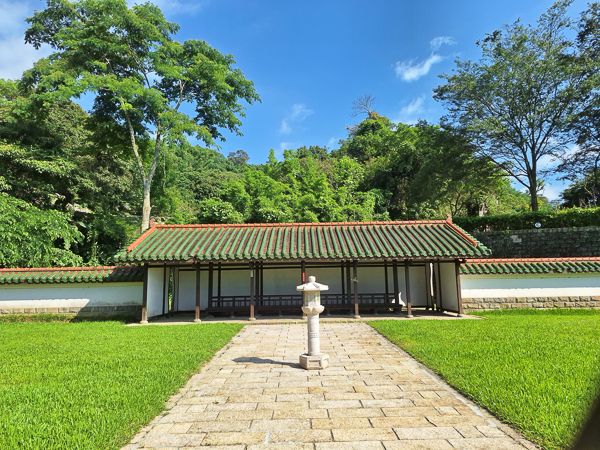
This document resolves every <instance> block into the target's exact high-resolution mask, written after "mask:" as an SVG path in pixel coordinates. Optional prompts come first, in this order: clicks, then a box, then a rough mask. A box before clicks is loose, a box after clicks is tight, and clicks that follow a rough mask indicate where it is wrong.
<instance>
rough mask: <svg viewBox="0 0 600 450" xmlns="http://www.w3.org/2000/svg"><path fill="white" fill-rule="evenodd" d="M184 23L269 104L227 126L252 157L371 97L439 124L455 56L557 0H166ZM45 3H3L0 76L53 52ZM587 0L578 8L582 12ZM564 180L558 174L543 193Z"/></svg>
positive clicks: (329, 129) (314, 136)
mask: <svg viewBox="0 0 600 450" xmlns="http://www.w3.org/2000/svg"><path fill="white" fill-rule="evenodd" d="M154 3H155V4H157V5H158V6H160V7H161V9H162V10H163V13H164V14H165V16H166V17H167V19H168V20H170V21H172V22H176V23H178V24H179V25H180V26H181V31H180V32H179V34H178V35H177V40H180V41H183V40H186V39H201V40H205V41H207V42H208V43H209V44H210V45H211V46H213V47H214V48H216V49H217V50H219V51H220V52H222V53H225V54H232V55H234V57H235V60H236V62H237V66H238V67H239V68H240V69H241V70H242V71H243V72H244V74H245V76H246V78H248V79H249V80H252V81H253V82H254V83H255V87H256V90H257V91H258V93H259V95H260V96H261V99H262V102H261V103H256V104H254V105H252V106H249V107H248V108H247V110H246V118H245V119H243V126H242V128H241V131H242V133H243V134H244V136H242V137H240V136H234V135H231V134H228V133H226V134H225V136H226V138H227V141H226V142H224V143H222V144H221V151H222V152H223V153H224V154H225V155H227V154H228V153H229V152H231V151H236V150H238V149H243V150H244V151H246V152H247V153H248V154H249V155H250V157H251V159H250V162H252V163H256V164H259V163H263V162H265V161H266V159H267V157H268V154H269V151H270V149H274V150H275V153H276V155H278V156H281V155H282V153H283V149H287V148H297V147H300V146H302V145H319V146H327V147H328V148H330V149H334V148H337V144H338V141H339V140H340V139H344V138H345V137H346V135H347V131H346V126H351V125H353V124H355V123H356V122H357V121H360V120H361V117H360V116H359V117H352V116H351V112H352V111H351V106H352V102H353V101H354V100H355V99H356V98H358V97H359V96H361V95H364V94H371V95H373V96H375V97H377V98H378V102H377V105H376V110H377V111H378V112H379V113H380V114H383V115H385V116H387V117H389V118H390V119H391V120H392V121H394V122H404V123H414V122H416V121H417V120H418V119H426V120H428V121H430V122H433V123H437V122H438V121H439V118H440V117H441V116H442V115H443V114H444V109H443V108H442V106H441V105H440V104H438V103H437V102H436V101H435V100H433V98H432V90H433V89H434V88H435V87H436V86H438V85H439V84H440V83H441V82H442V80H441V79H439V78H438V74H440V73H443V72H446V73H449V72H451V71H452V68H453V67H454V60H455V59H456V58H457V57H459V58H461V59H478V58H479V57H480V55H481V54H480V51H479V49H478V47H477V46H476V45H475V42H476V41H477V40H478V39H481V38H483V37H485V34H486V33H491V32H493V31H494V30H496V29H498V28H500V27H501V26H502V25H503V24H505V23H511V22H514V21H515V20H517V19H519V18H520V19H521V20H522V21H523V22H524V23H534V22H535V21H536V20H537V18H538V17H539V16H540V15H541V14H542V13H543V12H544V11H545V10H546V9H547V8H548V7H549V6H550V5H551V4H552V3H553V2H552V1H550V0H525V1H523V0H497V1H482V0H454V1H449V0H431V1H428V0H422V1H420V2H417V1H414V0H396V1H389V0H388V1H381V0H371V1H355V0H343V1H342V0H321V1H313V0H307V1H303V2H290V1H276V0H218V1H217V0H200V1H189V2H188V1H185V0H157V1H154ZM44 7H45V2H43V1H40V0H21V1H18V2H15V1H7V0H0V78H8V79H16V78H19V77H20V75H21V73H22V72H23V71H24V70H26V69H27V68H29V67H30V66H31V64H32V62H33V61H35V60H36V59H38V58H40V57H42V56H44V55H45V53H44V50H41V51H35V50H34V49H33V48H32V47H31V46H25V44H24V43H23V32H24V30H25V28H26V23H25V22H24V21H25V18H26V17H28V16H31V15H32V14H33V11H34V10H41V9H44ZM585 8H586V2H585V1H580V0H577V1H575V2H574V3H573V5H572V6H571V8H570V12H571V15H572V16H577V15H578V14H579V13H580V12H581V11H582V10H584V9H585ZM563 188H564V186H563V185H562V183H561V182H551V183H550V185H549V186H548V188H547V190H546V192H545V194H546V195H547V196H548V197H549V198H556V197H557V196H558V193H559V192H560V191H561V190H562V189H563Z"/></svg>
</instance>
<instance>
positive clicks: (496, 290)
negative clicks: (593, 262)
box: [460, 273, 600, 298]
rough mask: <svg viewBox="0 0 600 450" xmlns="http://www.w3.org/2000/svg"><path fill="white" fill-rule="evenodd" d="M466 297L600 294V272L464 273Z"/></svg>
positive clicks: (463, 285) (463, 293)
mask: <svg viewBox="0 0 600 450" xmlns="http://www.w3.org/2000/svg"><path fill="white" fill-rule="evenodd" d="M460 280H461V289H462V296H463V298H508V297H586V296H600V274H597V273H590V274H587V273H585V274H584V273H582V274H547V275H546V274H544V275H529V274H523V275H461V276H460Z"/></svg>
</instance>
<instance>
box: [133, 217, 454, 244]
mask: <svg viewBox="0 0 600 450" xmlns="http://www.w3.org/2000/svg"><path fill="white" fill-rule="evenodd" d="M428 223H439V224H442V223H447V222H446V220H443V219H436V220H390V221H373V222H285V223H198V224H185V225H171V224H160V225H155V226H154V227H153V228H228V227H284V226H319V227H322V226H347V225H398V224H414V225H420V224H428ZM148 231H149V230H148ZM148 234H149V233H148ZM142 236H143V235H142ZM142 236H140V237H139V238H138V239H136V241H135V242H134V243H133V244H131V245H130V246H129V247H133V246H134V245H136V244H137V243H138V242H137V241H139V240H140V239H141V238H142ZM129 247H127V248H128V249H129Z"/></svg>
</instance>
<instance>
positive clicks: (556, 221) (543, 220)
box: [452, 208, 600, 256]
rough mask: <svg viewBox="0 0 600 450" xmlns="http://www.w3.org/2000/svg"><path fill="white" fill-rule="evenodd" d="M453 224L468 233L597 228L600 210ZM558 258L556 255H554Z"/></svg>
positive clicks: (521, 214)
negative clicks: (537, 225)
mask: <svg viewBox="0 0 600 450" xmlns="http://www.w3.org/2000/svg"><path fill="white" fill-rule="evenodd" d="M452 220H453V222H454V223H455V224H456V225H458V226H459V227H461V228H463V229H464V230H465V231H468V232H469V233H473V232H483V231H507V230H531V229H537V228H538V227H536V224H539V228H540V229H547V228H572V227H599V226H600V208H570V209H564V210H559V211H535V212H533V211H528V212H519V213H512V214H502V215H497V216H483V217H479V216H476V217H454V218H453V219H452ZM556 256H558V255H556Z"/></svg>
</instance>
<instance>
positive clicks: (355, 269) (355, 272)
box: [352, 260, 360, 319]
mask: <svg viewBox="0 0 600 450" xmlns="http://www.w3.org/2000/svg"><path fill="white" fill-rule="evenodd" d="M352 281H353V283H354V318H355V319H360V314H359V313H358V261H356V260H354V264H352Z"/></svg>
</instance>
